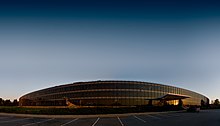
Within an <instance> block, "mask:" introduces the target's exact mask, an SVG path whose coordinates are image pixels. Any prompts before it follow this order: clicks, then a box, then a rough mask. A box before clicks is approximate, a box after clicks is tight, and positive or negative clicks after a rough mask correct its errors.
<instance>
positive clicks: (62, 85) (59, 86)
mask: <svg viewBox="0 0 220 126" xmlns="http://www.w3.org/2000/svg"><path fill="white" fill-rule="evenodd" d="M92 82H135V83H149V84H156V85H163V86H170V87H175V88H180V89H184V90H187V91H190V92H193V93H196V94H200V95H202V96H205V95H203V94H201V93H198V92H195V91H192V90H189V89H185V88H181V87H177V86H171V85H168V84H160V83H155V82H146V81H133V80H95V81H78V82H77V81H76V82H73V83H68V84H61V85H57V86H53V87H48V88H43V89H39V90H36V91H33V92H30V93H27V94H25V95H23V96H26V95H29V94H32V93H35V92H39V91H43V90H48V89H52V88H62V87H67V86H70V85H74V84H80V83H92ZM23 96H21V97H23ZM205 97H206V98H208V97H207V96H205Z"/></svg>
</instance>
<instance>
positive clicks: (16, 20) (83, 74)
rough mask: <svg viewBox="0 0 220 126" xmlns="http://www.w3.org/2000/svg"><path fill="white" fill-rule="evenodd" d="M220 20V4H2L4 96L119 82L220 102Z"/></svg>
mask: <svg viewBox="0 0 220 126" xmlns="http://www.w3.org/2000/svg"><path fill="white" fill-rule="evenodd" d="M219 22H220V3H219V2H218V1H217V0H216V1H212V0H211V1H210V0H209V1H202V0H198V1H193V0H182V1H181V0H175V1H174V0H152V1H149V0H146V1H137V0H135V1H129V0H127V1H120V0H117V1H116V0H115V1H114V0H99V1H97V0H75V1H74V0H19V1H12V0H5V1H0V61H1V62H0V86H1V87H3V88H1V91H0V97H3V98H10V99H14V98H19V96H21V95H23V94H25V93H27V92H30V91H33V90H37V89H42V88H45V87H50V86H55V85H59V84H64V83H71V82H75V81H89V80H108V79H110V80H112V79H117V80H136V81H151V82H155V83H164V84H169V85H173V86H177V87H183V88H187V89H190V90H194V91H197V92H199V93H202V94H205V95H207V96H209V97H210V98H212V99H214V98H219V97H220V94H219V93H218V92H219V91H218V89H219V88H220V86H219V83H220V80H219V75H220V72H219V71H220V67H219V63H220V60H219V59H220V57H219V56H220V55H219V54H220V52H219V50H220V23H219ZM21 87H22V88H21ZM3 89H4V90H3ZM9 91H10V92H9Z"/></svg>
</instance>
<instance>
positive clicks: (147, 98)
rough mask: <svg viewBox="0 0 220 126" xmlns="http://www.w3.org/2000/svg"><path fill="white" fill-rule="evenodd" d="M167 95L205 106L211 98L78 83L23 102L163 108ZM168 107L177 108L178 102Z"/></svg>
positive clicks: (138, 85)
mask: <svg viewBox="0 0 220 126" xmlns="http://www.w3.org/2000/svg"><path fill="white" fill-rule="evenodd" d="M167 94H175V95H184V96H188V98H185V99H182V101H183V104H184V105H201V103H202V102H203V103H204V104H208V103H209V99H208V98H207V97H205V96H203V95H201V94H198V93H196V92H193V91H189V90H186V89H182V88H177V87H173V86H167V85H162V84H156V83H148V82H137V81H91V82H77V83H73V84H66V85H61V86H56V87H51V88H47V89H43V90H39V91H35V92H32V93H29V94H26V95H24V96H22V97H21V98H20V99H19V104H20V106H66V102H65V99H64V98H68V99H69V101H70V102H71V103H73V104H75V105H78V106H143V105H148V104H150V103H151V102H152V104H153V105H155V106H159V105H160V102H161V101H160V100H159V99H160V98H162V97H163V96H165V95H167ZM167 103H168V104H171V105H177V104H178V100H177V99H175V100H169V101H167Z"/></svg>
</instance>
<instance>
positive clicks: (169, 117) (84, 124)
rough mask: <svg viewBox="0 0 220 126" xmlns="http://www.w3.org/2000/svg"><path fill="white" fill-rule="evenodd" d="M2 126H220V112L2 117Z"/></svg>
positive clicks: (0, 118)
mask: <svg viewBox="0 0 220 126" xmlns="http://www.w3.org/2000/svg"><path fill="white" fill-rule="evenodd" d="M0 126H220V110H202V111H200V112H199V113H188V112H172V113H151V114H147V113H146V114H143V115H127V116H119V117H118V116H117V115H115V116H113V117H94V118H83V117H82V118H80V117H79V118H66V119H65V118H51V117H50V116H48V118H36V117H35V118H32V117H16V116H9V115H7V116H6V115H1V116H0Z"/></svg>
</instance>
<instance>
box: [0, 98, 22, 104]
mask: <svg viewBox="0 0 220 126" xmlns="http://www.w3.org/2000/svg"><path fill="white" fill-rule="evenodd" d="M18 105H19V102H18V100H17V99H15V100H14V101H11V100H9V99H7V100H4V99H2V98H0V106H18Z"/></svg>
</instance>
